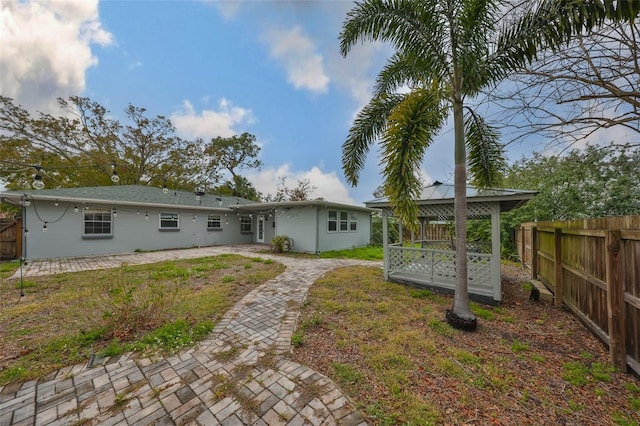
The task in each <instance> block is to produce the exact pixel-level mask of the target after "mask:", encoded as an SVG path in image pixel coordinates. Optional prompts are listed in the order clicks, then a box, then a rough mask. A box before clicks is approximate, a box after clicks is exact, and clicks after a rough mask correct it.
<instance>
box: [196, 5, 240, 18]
mask: <svg viewBox="0 0 640 426" xmlns="http://www.w3.org/2000/svg"><path fill="white" fill-rule="evenodd" d="M205 3H210V4H213V5H214V6H215V7H216V8H217V9H218V11H219V12H220V14H221V15H222V16H223V17H224V18H225V19H226V20H232V19H233V18H235V17H236V16H237V15H238V13H240V6H241V5H242V3H241V2H240V1H239V0H224V1H220V0H205Z"/></svg>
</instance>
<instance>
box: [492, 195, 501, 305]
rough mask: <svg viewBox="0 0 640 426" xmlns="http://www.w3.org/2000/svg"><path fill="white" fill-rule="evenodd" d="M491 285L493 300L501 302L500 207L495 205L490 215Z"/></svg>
mask: <svg viewBox="0 0 640 426" xmlns="http://www.w3.org/2000/svg"><path fill="white" fill-rule="evenodd" d="M491 284H492V285H493V300H496V301H500V300H502V282H501V278H500V206H499V205H496V207H495V209H494V212H493V213H491Z"/></svg>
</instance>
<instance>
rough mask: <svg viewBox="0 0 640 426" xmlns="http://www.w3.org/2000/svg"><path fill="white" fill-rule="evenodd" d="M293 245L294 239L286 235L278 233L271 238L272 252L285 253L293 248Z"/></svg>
mask: <svg viewBox="0 0 640 426" xmlns="http://www.w3.org/2000/svg"><path fill="white" fill-rule="evenodd" d="M291 247H293V241H292V240H291V238H289V237H287V236H286V235H276V236H275V237H273V239H272V240H271V252H272V253H283V252H285V251H289V250H291Z"/></svg>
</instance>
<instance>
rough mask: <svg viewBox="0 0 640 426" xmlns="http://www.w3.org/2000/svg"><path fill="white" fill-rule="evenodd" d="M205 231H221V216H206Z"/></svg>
mask: <svg viewBox="0 0 640 426" xmlns="http://www.w3.org/2000/svg"><path fill="white" fill-rule="evenodd" d="M207 229H208V230H210V231H216V230H219V229H222V216H221V215H219V214H210V215H208V216H207Z"/></svg>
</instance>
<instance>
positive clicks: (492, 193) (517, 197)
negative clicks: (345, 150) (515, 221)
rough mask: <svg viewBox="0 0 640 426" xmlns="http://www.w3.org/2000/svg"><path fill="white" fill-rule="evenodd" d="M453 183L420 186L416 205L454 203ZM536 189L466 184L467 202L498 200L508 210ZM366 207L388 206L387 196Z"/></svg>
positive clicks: (501, 207)
mask: <svg viewBox="0 0 640 426" xmlns="http://www.w3.org/2000/svg"><path fill="white" fill-rule="evenodd" d="M454 189H455V187H454V185H453V184H448V183H440V182H436V183H434V184H432V185H428V186H425V187H424V188H422V191H421V193H420V198H419V199H418V200H416V203H417V204H418V205H448V204H453V203H454V198H455V197H454V194H455V192H454ZM537 193H538V192H537V191H528V190H523V189H504V188H487V189H483V188H476V187H475V186H470V185H468V186H467V203H486V202H499V203H500V211H501V212H508V211H510V210H513V209H515V208H518V207H520V206H522V205H523V204H525V203H526V202H527V201H529V200H531V199H533V197H535V196H536V194H537ZM365 205H366V206H367V207H372V208H384V207H389V206H390V203H389V198H388V197H383V198H377V199H375V200H371V201H367V202H366V203H365Z"/></svg>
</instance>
